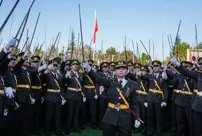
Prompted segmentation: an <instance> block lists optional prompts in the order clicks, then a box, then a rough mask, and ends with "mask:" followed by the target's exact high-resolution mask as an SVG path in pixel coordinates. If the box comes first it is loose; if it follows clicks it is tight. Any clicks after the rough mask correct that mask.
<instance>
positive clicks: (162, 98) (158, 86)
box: [154, 79, 164, 100]
mask: <svg viewBox="0 0 202 136" xmlns="http://www.w3.org/2000/svg"><path fill="white" fill-rule="evenodd" d="M154 83H155V85H156V87H157V88H158V89H159V91H161V92H162V99H163V100H164V94H163V91H162V90H161V88H160V86H159V85H158V83H157V81H156V80H155V79H154Z"/></svg>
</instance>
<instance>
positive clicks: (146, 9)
mask: <svg viewBox="0 0 202 136" xmlns="http://www.w3.org/2000/svg"><path fill="white" fill-rule="evenodd" d="M15 1H16V0H4V2H3V4H2V6H1V7H0V22H1V23H2V22H3V21H4V19H5V18H6V16H7V15H8V13H9V11H10V10H11V8H12V6H13V5H14V3H15ZM31 2H32V0H20V3H19V5H18V6H17V8H16V10H15V12H14V15H13V16H12V17H11V18H10V20H9V22H8V24H7V26H6V27H5V29H4V31H3V33H2V34H1V35H0V38H3V43H7V42H8V41H9V35H10V30H11V36H14V35H15V33H16V31H17V29H18V27H19V25H20V23H21V21H22V19H23V17H24V16H25V14H26V11H27V9H28V8H29V6H30V4H31ZM78 4H80V6H81V16H82V27H83V38H84V43H85V44H89V43H90V40H91V38H92V36H93V29H94V11H95V10H96V13H97V19H98V26H99V30H98V32H97V42H96V45H93V47H94V48H95V49H97V50H99V49H101V41H102V40H103V49H104V51H105V50H106V49H107V48H109V47H115V48H116V49H117V50H118V51H122V50H123V41H124V38H125V36H126V40H127V42H128V43H129V44H128V47H127V48H128V49H130V50H133V46H132V42H131V41H132V40H133V41H134V43H135V49H136V41H137V42H138V43H139V49H140V52H145V50H144V48H143V46H142V45H141V44H140V40H142V41H143V43H144V44H145V46H146V48H147V49H149V39H151V43H153V42H154V49H155V51H154V52H155V55H153V50H152V49H153V45H152V44H151V56H152V57H153V56H154V58H153V59H160V60H161V59H162V58H163V57H162V56H163V55H162V52H163V51H162V37H163V41H164V42H163V43H164V57H166V56H167V55H168V54H169V51H170V48H169V45H168V40H167V35H169V34H171V35H172V39H173V41H174V39H175V36H176V33H177V27H178V24H179V21H180V20H182V23H181V28H180V32H179V35H180V37H181V39H182V40H183V41H186V42H188V43H189V44H191V45H193V46H194V42H195V28H194V27H195V24H197V30H198V41H199V42H200V41H202V14H201V13H202V8H201V5H202V0H36V2H35V4H34V6H33V8H32V11H31V13H30V17H29V20H28V24H27V28H29V35H30V36H31V35H32V33H33V30H34V26H35V22H36V19H37V16H38V13H39V12H41V17H40V20H39V24H38V27H37V30H36V34H35V38H34V40H33V45H35V44H37V43H42V42H43V41H45V30H46V39H47V40H46V41H47V45H46V44H45V45H44V47H43V49H47V46H49V45H50V43H51V41H52V39H53V37H56V35H57V33H58V32H61V38H60V43H59V46H60V49H61V47H62V46H65V47H67V43H68V38H69V31H70V27H71V28H73V29H74V32H75V36H76V39H77V37H78V33H79V32H80V26H79V11H78ZM12 20H13V26H12V29H10V28H11V24H12ZM11 36H10V38H11ZM25 38H26V32H25V33H24V36H23V41H24V40H25ZM22 43H23V42H22Z"/></svg>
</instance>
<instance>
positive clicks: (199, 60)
mask: <svg viewBox="0 0 202 136" xmlns="http://www.w3.org/2000/svg"><path fill="white" fill-rule="evenodd" d="M198 64H199V65H201V64H202V57H200V58H198Z"/></svg>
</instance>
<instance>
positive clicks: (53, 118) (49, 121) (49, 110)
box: [44, 101, 61, 133]
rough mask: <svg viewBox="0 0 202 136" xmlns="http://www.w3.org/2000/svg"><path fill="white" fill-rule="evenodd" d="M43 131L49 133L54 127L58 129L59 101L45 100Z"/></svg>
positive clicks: (57, 130)
mask: <svg viewBox="0 0 202 136" xmlns="http://www.w3.org/2000/svg"><path fill="white" fill-rule="evenodd" d="M44 104H45V133H51V130H52V129H53V128H54V130H56V132H59V131H60V113H61V102H55V103H54V102H51V101H45V103H44Z"/></svg>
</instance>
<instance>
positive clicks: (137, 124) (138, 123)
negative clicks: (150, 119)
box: [134, 120, 141, 128]
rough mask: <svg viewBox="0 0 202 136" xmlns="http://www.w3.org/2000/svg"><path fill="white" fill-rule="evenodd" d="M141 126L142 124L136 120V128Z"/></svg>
mask: <svg viewBox="0 0 202 136" xmlns="http://www.w3.org/2000/svg"><path fill="white" fill-rule="evenodd" d="M140 125H141V122H140V121H138V120H135V125H134V126H135V128H139V127H140Z"/></svg>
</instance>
